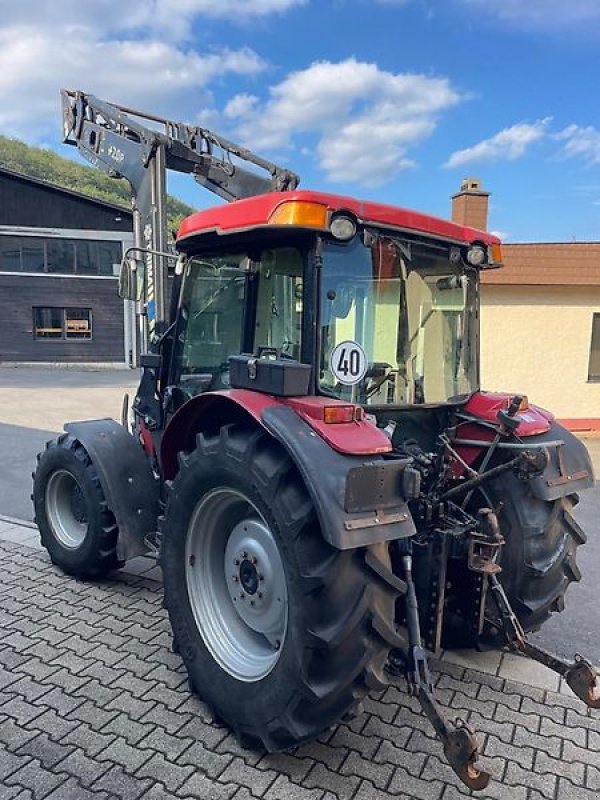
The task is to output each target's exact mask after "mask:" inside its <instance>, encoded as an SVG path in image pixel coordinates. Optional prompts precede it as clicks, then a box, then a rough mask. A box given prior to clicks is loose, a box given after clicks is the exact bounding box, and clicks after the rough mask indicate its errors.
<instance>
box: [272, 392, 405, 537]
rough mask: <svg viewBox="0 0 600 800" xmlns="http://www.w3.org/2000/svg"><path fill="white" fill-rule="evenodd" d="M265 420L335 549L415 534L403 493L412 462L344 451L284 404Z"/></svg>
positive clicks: (275, 408) (325, 535)
mask: <svg viewBox="0 0 600 800" xmlns="http://www.w3.org/2000/svg"><path fill="white" fill-rule="evenodd" d="M262 423H263V425H264V426H265V428H266V429H267V430H268V431H269V432H270V433H271V434H272V435H273V436H274V437H275V439H277V440H278V441H279V442H281V444H282V445H283V447H284V448H285V449H286V450H287V452H288V453H289V455H290V457H291V458H292V461H293V462H294V464H295V465H296V467H297V468H298V471H299V472H300V475H301V476H302V478H303V480H304V483H305V485H306V488H307V490H308V492H309V494H310V496H311V499H312V501H313V503H314V506H315V509H316V512H317V516H318V518H319V522H320V524H321V531H322V533H323V536H324V538H325V539H326V541H327V542H329V544H331V545H333V547H336V548H338V549H339V550H350V549H352V548H356V547H364V546H366V545H370V544H374V543H375V542H382V541H391V540H393V539H403V538H405V537H407V536H413V535H414V534H415V532H416V529H415V524H414V521H413V519H412V516H411V513H410V511H409V509H408V506H407V504H406V501H405V499H404V495H403V492H402V477H403V472H404V469H405V468H406V467H407V466H408V464H409V463H410V460H408V459H405V460H401V459H394V460H391V459H390V460H384V459H383V458H382V457H381V456H377V455H371V456H368V457H365V456H356V455H354V456H352V455H347V454H345V453H340V452H338V451H336V450H334V449H333V448H332V447H330V446H329V444H328V443H327V442H325V441H324V439H322V438H321V437H320V436H318V435H317V433H315V431H314V430H313V429H312V428H311V426H310V425H309V424H308V423H307V422H305V421H304V420H303V419H301V418H300V417H299V416H298V414H296V413H295V412H294V411H292V409H291V408H286V407H285V406H280V407H274V406H271V407H269V408H266V409H265V410H264V411H263V413H262Z"/></svg>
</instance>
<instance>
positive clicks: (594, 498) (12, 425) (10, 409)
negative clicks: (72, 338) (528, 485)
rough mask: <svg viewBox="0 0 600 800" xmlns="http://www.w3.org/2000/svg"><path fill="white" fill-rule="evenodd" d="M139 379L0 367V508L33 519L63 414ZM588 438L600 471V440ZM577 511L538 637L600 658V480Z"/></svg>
mask: <svg viewBox="0 0 600 800" xmlns="http://www.w3.org/2000/svg"><path fill="white" fill-rule="evenodd" d="M136 383H137V374H136V373H135V372H128V371H121V370H118V371H117V370H111V371H109V370H101V371H95V372H92V371H89V372H87V371H86V372H81V371H79V370H77V371H76V370H64V369H59V370H48V369H31V370H26V369H24V368H19V369H15V370H12V371H11V370H10V369H7V368H2V367H0V454H1V458H0V514H4V515H7V516H10V517H15V518H17V519H23V520H31V519H32V507H31V500H30V494H31V472H32V470H33V469H34V468H35V463H36V454H37V453H38V452H39V451H40V450H42V449H43V448H44V446H45V443H46V442H47V441H48V440H49V439H52V438H54V437H55V436H56V435H57V433H59V432H60V431H61V430H62V422H63V421H65V420H68V419H90V418H99V417H104V416H113V417H116V418H118V417H119V413H120V404H121V399H122V395H123V392H124V391H129V392H132V391H133V389H134V388H135V386H136ZM28 423H29V424H28ZM30 426H31V427H30ZM585 444H586V446H587V447H588V449H589V450H590V452H591V454H592V458H593V460H594V463H595V466H596V474H597V475H598V476H600V439H595V440H594V439H592V440H589V441H586V442H585ZM575 517H576V519H577V520H578V522H579V524H580V525H581V526H582V528H583V529H584V530H585V531H586V533H587V534H588V542H587V544H586V545H585V547H584V548H582V549H580V550H579V556H578V563H579V566H580V569H581V571H582V573H583V579H582V581H581V583H579V584H575V585H573V586H571V588H570V590H569V592H568V593H567V602H566V608H565V610H564V611H563V613H562V614H556V615H554V616H553V617H552V618H551V619H550V620H549V621H548V622H547V623H546V624H545V625H544V627H543V629H542V631H540V632H539V633H538V634H536V635H535V637H534V639H535V641H536V642H538V643H539V644H541V645H543V646H545V647H548V648H550V649H553V650H556V651H557V652H559V653H561V654H563V655H565V656H572V655H573V654H574V653H575V652H580V653H582V654H583V655H587V656H588V657H589V658H591V659H592V660H593V661H594V662H595V663H596V664H598V665H600V636H599V632H600V622H599V619H600V593H599V592H598V584H599V581H600V525H599V520H600V484H599V485H598V486H597V487H596V488H595V489H591V490H590V491H588V492H585V493H583V494H582V496H581V502H580V503H579V505H578V506H577V508H576V509H575Z"/></svg>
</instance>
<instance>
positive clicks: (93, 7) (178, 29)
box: [0, 0, 308, 43]
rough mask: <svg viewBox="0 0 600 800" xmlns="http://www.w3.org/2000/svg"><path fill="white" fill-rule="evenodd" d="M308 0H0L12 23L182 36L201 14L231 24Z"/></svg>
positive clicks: (263, 15) (5, 16)
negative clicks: (140, 31)
mask: <svg viewBox="0 0 600 800" xmlns="http://www.w3.org/2000/svg"><path fill="white" fill-rule="evenodd" d="M306 2H308V0H126V2H123V0H102V2H93V0H92V2H90V0H87V2H83V0H21V2H20V3H14V2H13V0H0V14H1V15H2V16H1V18H2V19H3V20H10V25H11V26H12V25H19V24H25V25H28V24H35V25H40V26H43V27H44V29H46V30H48V29H50V28H55V29H57V30H61V31H62V33H63V38H64V39H65V42H69V43H70V38H69V37H68V36H66V37H65V36H64V34H65V32H67V31H68V29H69V28H72V27H74V26H84V27H90V28H93V29H95V30H97V31H100V32H103V31H104V32H106V31H110V32H111V33H113V34H114V33H118V32H123V31H132V30H138V31H139V30H146V31H154V32H160V38H161V39H162V38H164V37H165V36H167V37H168V38H176V39H182V38H185V37H186V36H187V35H188V34H189V32H190V28H191V25H192V23H193V21H194V20H195V19H196V18H198V17H205V18H212V19H216V18H220V19H227V20H228V21H229V22H231V23H232V24H236V23H238V22H243V21H247V20H249V19H252V18H260V17H266V16H268V15H270V14H276V13H283V12H285V11H288V10H290V9H291V8H293V7H295V6H302V5H304V4H305V3H306Z"/></svg>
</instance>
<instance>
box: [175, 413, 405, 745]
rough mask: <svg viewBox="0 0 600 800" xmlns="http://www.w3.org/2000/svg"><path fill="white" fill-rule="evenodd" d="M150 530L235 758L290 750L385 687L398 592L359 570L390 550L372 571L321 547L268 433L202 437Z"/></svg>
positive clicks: (185, 647) (299, 487) (308, 506)
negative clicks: (157, 535)
mask: <svg viewBox="0 0 600 800" xmlns="http://www.w3.org/2000/svg"><path fill="white" fill-rule="evenodd" d="M161 528H162V531H163V537H162V546H161V563H162V569H163V579H164V589H165V606H166V608H167V610H168V613H169V617H170V620H171V625H172V628H173V635H174V640H175V642H176V643H177V645H178V648H179V651H180V653H181V656H182V658H183V660H184V663H185V666H186V668H187V671H188V675H189V679H190V685H191V688H192V689H193V690H194V691H195V692H196V693H198V694H199V695H200V696H201V697H202V698H203V699H204V700H205V701H206V702H208V703H209V704H210V705H211V706H212V707H213V708H214V710H215V712H216V714H217V715H218V716H219V717H220V718H221V719H222V720H223V721H224V722H226V723H227V724H228V725H229V726H230V727H231V728H233V730H234V731H235V733H236V734H237V736H238V738H240V740H241V741H242V742H243V743H244V744H250V745H252V746H258V747H261V748H263V747H264V748H266V749H267V750H269V751H280V750H285V749H289V748H291V747H294V746H296V745H298V744H300V743H301V742H304V741H307V740H309V739H312V738H314V737H315V736H317V735H318V734H319V733H320V732H322V731H323V730H324V729H326V728H327V727H329V726H330V725H332V724H334V723H335V722H337V721H339V720H340V719H341V718H342V717H343V716H344V715H346V714H352V713H354V712H355V711H356V710H357V708H358V707H359V705H360V700H361V699H362V697H364V695H365V694H366V693H367V692H368V690H369V689H382V688H384V687H385V685H387V680H386V678H385V675H384V671H383V667H384V664H385V661H386V658H387V654H388V651H389V649H390V645H391V644H392V643H393V635H392V633H391V632H392V631H393V627H394V626H393V621H394V605H395V597H396V592H395V590H394V589H393V587H392V586H390V584H389V583H388V582H387V581H386V580H385V570H379V572H378V571H377V570H376V569H375V568H373V567H370V566H369V563H380V562H381V559H382V558H383V559H384V560H385V559H386V558H387V559H388V560H389V555H388V554H387V546H384V549H385V556H382V547H381V546H380V545H376V546H375V548H376V549H377V553H376V557H377V558H376V560H375V561H374V560H373V559H374V558H375V555H374V554H371V557H370V558H369V557H367V551H366V550H365V549H359V550H348V551H340V550H337V549H335V548H333V547H331V546H330V545H329V544H327V543H326V542H325V540H324V539H323V536H322V534H321V531H320V529H319V524H318V520H317V518H316V514H315V511H314V508H313V505H312V502H311V500H310V497H309V495H308V493H307V491H306V489H305V486H304V484H303V482H302V480H301V479H300V476H299V474H298V472H297V470H296V469H295V468H294V465H293V463H292V462H291V460H290V459H289V457H288V456H287V455H286V453H285V452H284V451H283V449H282V448H281V447H280V446H279V445H278V444H277V443H276V442H275V441H274V440H273V439H272V438H271V437H270V436H268V435H267V434H266V433H265V432H263V431H262V430H260V429H254V428H246V427H242V426H227V427H225V428H223V429H222V430H221V431H220V433H219V434H217V435H214V436H209V435H204V434H201V435H199V436H198V439H197V447H196V450H195V451H194V452H193V453H191V454H189V455H181V456H180V469H179V473H178V475H177V477H176V478H175V480H174V482H173V484H172V487H171V491H170V494H169V498H168V502H167V507H166V513H165V518H164V519H163V520H162V525H161ZM377 560H378V561H377ZM382 574H383V575H384V577H381V575H382ZM242 595H243V596H242ZM259 595H260V596H259ZM386 631H387V632H389V633H388V635H387V637H386ZM386 638H387V641H386Z"/></svg>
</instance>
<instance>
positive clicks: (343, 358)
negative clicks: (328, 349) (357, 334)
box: [329, 341, 368, 386]
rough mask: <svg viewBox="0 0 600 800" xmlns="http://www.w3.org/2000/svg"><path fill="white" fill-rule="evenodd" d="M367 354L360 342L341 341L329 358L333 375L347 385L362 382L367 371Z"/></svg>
mask: <svg viewBox="0 0 600 800" xmlns="http://www.w3.org/2000/svg"><path fill="white" fill-rule="evenodd" d="M367 366H368V362H367V354H366V353H365V351H364V350H363V348H362V346H361V345H360V344H359V343H358V342H350V341H348V342H340V343H339V344H338V345H337V346H336V347H335V349H334V350H333V352H332V353H331V358H330V359H329V368H330V369H331V372H332V373H333V377H334V378H335V379H336V380H337V381H339V383H343V384H345V385H346V386H353V385H354V384H355V383H360V381H362V379H363V378H364V377H365V374H366V372H367Z"/></svg>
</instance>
